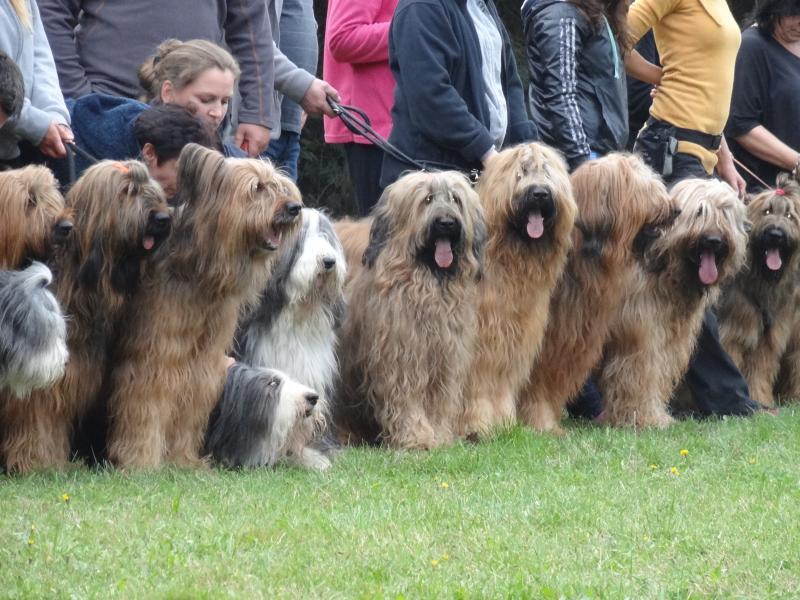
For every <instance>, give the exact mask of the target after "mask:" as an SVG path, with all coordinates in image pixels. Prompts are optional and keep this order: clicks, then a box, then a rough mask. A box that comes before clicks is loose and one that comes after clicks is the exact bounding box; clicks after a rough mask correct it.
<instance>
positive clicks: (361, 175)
mask: <svg viewBox="0 0 800 600" xmlns="http://www.w3.org/2000/svg"><path fill="white" fill-rule="evenodd" d="M344 151H345V155H346V156H347V168H348V171H349V172H350V181H351V182H352V184H353V194H354V196H355V200H356V207H357V209H358V215H359V216H361V217H365V216H367V215H368V214H369V211H370V210H371V209H372V207H373V206H375V203H376V202H377V201H378V198H380V196H381V193H382V192H383V189H382V188H381V186H380V179H381V167H382V165H383V150H381V149H380V148H378V147H377V146H373V145H371V144H355V143H349V144H344Z"/></svg>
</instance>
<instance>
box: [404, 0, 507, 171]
mask: <svg viewBox="0 0 800 600" xmlns="http://www.w3.org/2000/svg"><path fill="white" fill-rule="evenodd" d="M389 36H390V57H391V61H392V62H393V63H396V65H397V67H398V68H397V69H396V70H395V69H393V70H394V71H395V73H396V75H397V86H398V88H399V89H401V90H402V93H403V95H404V96H405V99H406V101H407V103H408V107H409V115H410V118H411V120H412V121H413V123H414V125H415V126H416V127H417V129H419V131H420V132H421V133H422V134H423V135H425V136H426V137H427V138H429V139H431V140H435V142H436V143H437V144H438V145H440V146H442V147H443V148H447V149H449V150H452V151H454V152H457V153H459V154H461V156H463V157H464V158H465V159H466V160H467V161H468V162H476V163H477V162H480V161H481V159H482V158H483V157H484V156H485V155H486V154H487V153H488V152H489V151H490V149H491V148H492V146H493V144H494V140H493V139H492V136H491V135H490V133H489V131H488V130H487V129H486V127H484V125H483V124H482V123H481V122H480V121H479V120H478V119H476V118H475V116H473V115H472V114H471V113H470V112H469V108H468V107H467V104H466V102H465V101H464V99H463V98H462V97H461V95H460V94H459V93H458V91H457V90H456V89H455V88H454V87H453V84H452V81H451V78H450V69H451V68H453V65H455V64H456V63H457V62H459V61H463V60H464V57H463V53H462V48H461V47H460V44H459V41H458V39H457V38H456V36H455V34H454V33H453V31H452V29H451V28H450V27H449V25H448V22H447V16H446V15H445V13H444V11H443V9H442V8H441V7H439V6H436V5H433V4H422V3H420V4H407V5H405V6H404V7H402V8H400V9H399V10H398V11H397V12H395V15H394V18H393V20H392V26H391V30H390V34H389Z"/></svg>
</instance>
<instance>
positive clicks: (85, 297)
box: [0, 161, 171, 472]
mask: <svg viewBox="0 0 800 600" xmlns="http://www.w3.org/2000/svg"><path fill="white" fill-rule="evenodd" d="M67 206H68V208H69V209H70V210H71V211H72V213H73V219H74V221H75V230H74V231H73V232H72V235H71V236H70V239H69V240H67V242H66V244H65V245H64V247H63V248H62V249H61V251H59V252H57V253H56V256H55V258H54V259H53V262H54V271H55V274H56V281H55V294H56V297H57V298H58V300H59V301H60V303H61V306H62V307H63V310H64V312H65V314H66V315H67V316H68V321H67V348H68V349H69V361H68V363H67V368H66V372H65V374H64V376H63V377H62V378H61V379H60V380H59V381H58V382H56V384H55V385H54V386H53V387H51V388H49V389H45V390H37V391H35V392H33V393H32V394H31V396H30V398H29V399H28V400H27V401H26V402H0V411H2V415H1V416H0V423H2V425H3V427H4V431H3V439H2V446H0V450H1V451H2V456H3V459H4V462H5V464H6V468H7V469H8V470H9V471H19V472H22V471H28V470H30V469H33V468H43V467H50V466H54V467H59V466H62V465H63V464H65V463H66V462H67V461H68V459H69V451H70V437H71V434H72V430H73V425H74V424H75V422H76V420H78V419H80V418H81V417H82V416H83V415H84V414H85V413H86V412H87V410H88V409H89V408H90V407H91V405H92V404H93V403H94V402H95V401H96V400H97V396H98V393H99V392H100V389H101V387H102V384H103V377H104V374H105V371H106V365H107V364H108V356H109V352H110V351H111V343H112V341H113V338H114V336H115V335H116V333H117V329H118V326H119V323H120V320H121V319H122V318H124V317H127V309H128V301H129V299H130V296H131V294H132V293H133V292H134V291H135V290H136V288H137V286H138V283H139V280H140V278H141V274H142V268H143V266H144V264H145V262H146V261H147V259H148V258H149V257H150V255H151V253H152V251H153V250H154V248H155V247H156V246H158V245H159V243H160V242H161V241H162V240H163V239H164V238H165V237H166V236H167V235H168V234H169V230H170V219H171V217H170V214H169V208H168V207H167V204H166V202H165V200H164V194H163V192H162V191H161V187H160V186H159V185H158V184H157V183H156V182H155V181H154V180H153V179H151V178H150V176H149V174H148V172H147V168H146V167H145V166H144V165H143V164H141V163H139V162H136V161H128V162H112V161H103V162H101V163H99V164H97V165H95V166H93V167H91V168H90V169H88V170H87V171H86V172H85V173H84V174H83V176H82V177H81V178H80V179H79V180H78V181H77V182H76V183H75V185H74V186H73V187H72V189H71V190H70V191H69V193H68V194H67Z"/></svg>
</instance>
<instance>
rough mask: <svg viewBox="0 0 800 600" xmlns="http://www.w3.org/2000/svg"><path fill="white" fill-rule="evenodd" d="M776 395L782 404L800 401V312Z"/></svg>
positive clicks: (798, 300)
mask: <svg viewBox="0 0 800 600" xmlns="http://www.w3.org/2000/svg"><path fill="white" fill-rule="evenodd" d="M794 302H795V306H800V287H796V288H795V293H794ZM775 394H776V395H777V397H778V400H779V401H780V402H781V403H784V402H789V401H792V400H794V401H796V400H798V399H800V312H798V311H795V314H794V319H793V324H792V332H791V334H790V335H789V341H788V342H787V344H786V351H785V352H784V354H783V357H782V358H781V369H780V373H779V374H778V381H777V383H776V384H775Z"/></svg>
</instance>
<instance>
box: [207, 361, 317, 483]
mask: <svg viewBox="0 0 800 600" xmlns="http://www.w3.org/2000/svg"><path fill="white" fill-rule="evenodd" d="M318 398H319V397H318V395H317V393H316V392H315V391H314V390H312V389H310V388H308V387H306V386H304V385H301V384H299V383H297V382H296V381H294V380H292V379H291V378H290V377H288V376H287V375H286V374H284V373H281V372H280V371H275V370H273V369H263V368H258V367H249V366H247V365H243V364H241V363H236V364H235V365H233V366H232V367H231V368H230V369H229V371H228V377H227V380H226V382H225V389H224V391H223V393H222V398H221V399H220V401H219V403H218V404H217V406H216V408H215V409H214V410H213V412H212V413H211V417H210V418H209V423H208V431H207V433H206V441H205V449H206V452H207V453H208V454H210V455H211V456H212V458H214V460H215V461H217V462H219V463H221V464H223V465H225V466H227V467H264V466H267V467H271V466H274V465H275V464H276V463H278V462H279V461H284V460H288V461H289V462H295V460H294V459H293V458H292V456H291V452H293V450H295V449H296V448H297V447H298V446H299V447H301V448H302V446H303V444H305V443H306V441H307V439H308V433H307V431H308V429H309V428H313V426H309V425H308V423H307V422H308V421H309V420H315V419H316V418H317V412H318V411H319V407H318V401H317V400H318ZM319 458H321V459H324V461H322V462H319V463H316V464H315V463H311V462H306V463H305V466H308V467H317V468H320V469H324V468H325V467H327V466H329V464H330V463H329V462H328V461H327V459H326V458H325V457H324V456H322V455H321V454H320V455H319Z"/></svg>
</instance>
